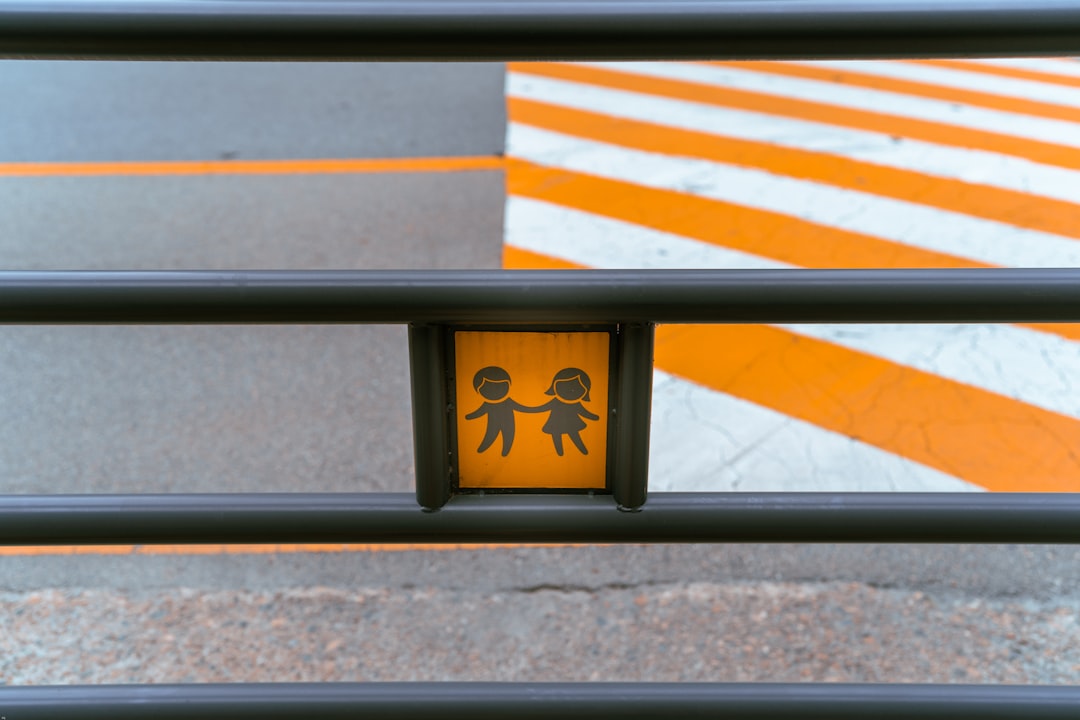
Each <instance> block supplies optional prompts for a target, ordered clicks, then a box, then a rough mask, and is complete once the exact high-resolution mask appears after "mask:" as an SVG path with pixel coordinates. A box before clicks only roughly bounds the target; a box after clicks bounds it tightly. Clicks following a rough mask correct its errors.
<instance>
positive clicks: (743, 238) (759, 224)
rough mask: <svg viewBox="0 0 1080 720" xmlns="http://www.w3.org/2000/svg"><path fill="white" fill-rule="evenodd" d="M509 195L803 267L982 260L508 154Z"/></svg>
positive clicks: (915, 265) (955, 264) (937, 264)
mask: <svg viewBox="0 0 1080 720" xmlns="http://www.w3.org/2000/svg"><path fill="white" fill-rule="evenodd" d="M507 167H508V172H507V190H508V192H509V193H510V194H512V195H520V196H522V197H529V198H533V199H534V200H543V201H545V202H550V203H556V204H559V205H562V206H564V207H569V208H574V209H576V210H582V211H584V212H589V213H593V214H595V215H603V216H605V217H609V218H614V219H616V220H622V221H624V222H631V223H635V224H637V225H642V226H644V227H648V228H653V229H655V230H661V231H663V232H669V233H676V234H678V235H682V236H683V237H688V238H693V239H694V240H700V241H702V242H706V243H709V244H711V245H718V246H721V247H726V248H731V249H734V250H740V251H743V252H747V253H753V254H754V255H760V256H763V257H768V258H772V259H774V260H777V261H779V262H783V263H787V264H789V265H796V266H799V267H806V268H845V267H846V268H875V267H911V268H931V267H986V266H985V265H982V264H979V263H976V262H974V261H971V260H966V259H964V258H958V257H954V256H951V255H945V254H943V253H935V252H931V251H929V250H923V249H920V248H914V247H909V246H907V245H901V244H899V243H893V242H889V241H888V240H882V239H881V238H878V237H874V236H872V235H864V234H861V233H854V232H848V231H846V230H839V229H836V228H831V227H828V226H826V225H819V224H816V223H811V222H807V221H806V220H800V219H799V218H796V217H792V216H789V215H782V214H780V213H775V212H770V211H768V210H758V209H755V208H748V207H744V206H742V205H735V204H733V203H727V202H723V201H721V200H714V199H711V198H703V197H699V196H696V195H691V194H689V193H682V192H677V191H675V190H663V189H660V188H651V187H645V186H643V185H635V184H633V183H628V182H624V181H621V180H612V179H609V178H602V177H598V176H595V175H586V174H584V173H578V172H573V171H571V170H564V169H562V168H551V167H545V166H542V165H535V164H532V163H529V162H525V161H523V160H517V159H510V160H508V165H507Z"/></svg>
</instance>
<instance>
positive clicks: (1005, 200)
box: [507, 98, 1080, 238]
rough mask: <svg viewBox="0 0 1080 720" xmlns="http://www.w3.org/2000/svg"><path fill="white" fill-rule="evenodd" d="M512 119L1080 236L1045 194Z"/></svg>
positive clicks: (590, 125) (734, 143)
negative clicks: (1043, 195) (1032, 193)
mask: <svg viewBox="0 0 1080 720" xmlns="http://www.w3.org/2000/svg"><path fill="white" fill-rule="evenodd" d="M507 104H508V107H509V113H510V119H511V120H512V121H513V122H516V123H522V124H525V125H533V126H535V127H540V128H544V129H547V130H554V131H556V132H560V133H563V134H566V135H573V136H575V137H582V138H588V139H590V140H595V141H597V142H605V143H610V144H615V145H621V146H623V147H630V148H634V149H636V150H644V151H646V152H653V153H662V154H664V155H675V156H681V157H689V158H701V159H705V160H712V161H713V162H718V163H724V164H728V165H741V166H748V167H755V168H762V169H764V170H767V171H769V172H771V173H774V174H776V175H785V176H787V177H794V178H799V179H802V180H812V181H814V182H819V183H823V184H826V185H832V186H835V187H841V188H845V189H848V190H857V191H859V192H868V193H873V194H875V195H882V196H884V197H891V198H895V199H897V200H903V201H906V202H913V203H919V204H921V205H929V206H931V207H937V208H941V209H942V210H948V211H950V212H957V213H963V214H965V215H973V216H975V217H981V218H985V219H987V220H993V221H995V222H1001V223H1007V224H1009V225H1016V226H1019V227H1026V228H1031V229H1033V230H1039V231H1042V232H1048V233H1056V234H1058V235H1063V236H1066V237H1073V238H1080V205H1077V204H1075V203H1069V202H1064V201H1061V200H1054V199H1051V198H1045V197H1042V196H1039V195H1031V194H1028V193H1022V192H1016V191H1014V190H1005V189H999V188H994V187H990V186H987V185H976V184H973V183H967V182H963V181H960V180H950V179H948V178H939V177H934V176H932V175H924V174H922V173H918V172H914V171H911V170H901V169H897V168H890V167H886V166H883V165H875V164H873V163H868V162H862V161H859V160H850V159H848V158H843V157H838V156H836V155H829V154H828V153H822V152H815V151H813V150H803V149H801V148H788V147H781V146H778V145H773V144H770V143H764V142H756V141H753V140H740V139H736V138H728V137H723V136H720V135H714V134H711V133H704V132H697V131H693V130H682V129H679V128H672V127H667V126H665V125H657V124H654V123H648V122H641V121H637V120H629V119H626V118H620V117H614V116H611V115H601V114H599V113H593V112H588V111H584V110H575V109H570V108H564V107H560V106H557V105H549V104H546V103H540V102H536V101H533V100H524V99H521V98H509V99H508V101H507Z"/></svg>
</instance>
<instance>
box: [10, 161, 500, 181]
mask: <svg viewBox="0 0 1080 720" xmlns="http://www.w3.org/2000/svg"><path fill="white" fill-rule="evenodd" d="M502 168H503V159H502V158H501V157H494V156H492V157H434V158H387V159H352V160H333V159H327V160H178V161H169V162H74V163H70V162H44V163H34V162H18V163H0V177H100V176H148V175H149V176H168V175H335V174H338V175H340V174H350V173H358V174H359V173H412V172H469V171H476V170H501V169H502Z"/></svg>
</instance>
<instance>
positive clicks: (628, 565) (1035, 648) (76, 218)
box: [0, 62, 1080, 683]
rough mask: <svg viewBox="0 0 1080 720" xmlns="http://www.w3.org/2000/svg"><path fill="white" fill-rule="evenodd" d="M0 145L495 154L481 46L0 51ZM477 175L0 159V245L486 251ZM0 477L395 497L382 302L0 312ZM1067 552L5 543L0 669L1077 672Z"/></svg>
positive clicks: (1076, 587) (331, 255)
mask: <svg viewBox="0 0 1080 720" xmlns="http://www.w3.org/2000/svg"><path fill="white" fill-rule="evenodd" d="M0 97H5V98H11V97H17V98H19V102H17V103H12V102H5V103H3V104H0V128H3V131H2V132H0V163H10V162H37V161H67V162H75V161H86V162H109V161H117V160H161V161H168V160H220V159H256V158H271V159H272V158H324V157H330V158H335V157H343V158H356V157H424V156H494V155H497V154H499V153H500V152H501V150H502V147H503V132H504V128H505V112H504V109H503V98H502V69H501V68H500V67H498V66H494V65H481V64H477V65H448V66H430V65H411V64H396V65H370V66H369V65H321V64H306V65H280V64H258V65H236V66H230V65H219V64H175V65H167V64H119V63H100V64H68V63H51V62H50V63H38V64H34V63H22V62H5V63H3V64H2V65H0ZM503 202H504V195H503V179H502V175H501V173H500V172H497V171H480V172H477V171H472V172H461V173H440V174H425V173H402V174H378V175H363V174H354V175H333V176H327V175H289V176H272V175H271V176H213V177H205V176H204V177H200V176H183V177H179V176H170V175H163V176H158V177H62V176H50V177H39V178H13V177H4V178H0V257H3V259H4V263H3V264H4V266H5V267H8V268H26V269H29V268H110V269H125V268H160V269H173V268H331V267H337V268H374V267H436V268H449V267H497V266H498V265H499V261H500V248H501V242H502V212H503ZM0 356H2V359H0V362H2V367H4V372H3V373H2V375H0V378H2V380H0V382H2V383H3V390H2V392H3V398H4V403H3V410H2V412H0V492H5V493H36V492H139V491H145V492H195V491H240V490H243V491H256V490H267V491H269V490H305V491H324V490H325V491H352V490H355V491H363V490H398V491H406V490H409V489H410V486H411V474H412V459H411V436H410V431H411V425H410V420H409V414H408V413H409V390H408V369H407V356H406V348H405V335H404V330H403V329H402V328H395V327H389V328H382V327H377V328H365V327H222V328H217V327H181V328H156V327H130V328H129V327H100V328H99V327H87V328H55V327H34V328H4V329H2V331H0ZM1078 560H1080V553H1077V552H1076V551H1075V550H1073V549H1070V548H1057V547H1038V548H1033V547H904V546H852V547H837V546H815V547H792V546H782V545H777V546H722V547H706V546H685V547H668V546H656V547H647V548H642V547H603V548H533V549H526V548H501V549H446V550H414V551H396V550H390V549H385V548H383V549H370V550H368V551H363V552H356V551H351V552H340V553H295V552H285V553H271V554H264V553H253V552H246V553H238V554H223V553H216V554H196V553H191V552H180V553H178V554H174V555H133V554H130V553H128V554H124V555H107V554H101V553H100V552H95V553H94V554H89V555H74V554H71V553H65V554H55V555H54V554H44V555H3V556H0V568H2V571H0V683H72V682H133V681H139V682H151V681H153V682H166V681H207V680H220V681H229V680H292V679H303V680H360V679H382V680H409V679H517V680H556V679H558V680H573V679H649V680H664V679H680V680H691V679H696V680H746V679H749V680H784V679H791V680H863V681H905V680H910V681H935V682H958V681H964V682H1002V681H1007V682H1055V683H1060V682H1071V681H1074V680H1075V678H1076V676H1077V673H1078V672H1080V650H1077V648H1080V627H1078V625H1077V620H1076V618H1077V610H1078V609H1080V562H1077V561H1078Z"/></svg>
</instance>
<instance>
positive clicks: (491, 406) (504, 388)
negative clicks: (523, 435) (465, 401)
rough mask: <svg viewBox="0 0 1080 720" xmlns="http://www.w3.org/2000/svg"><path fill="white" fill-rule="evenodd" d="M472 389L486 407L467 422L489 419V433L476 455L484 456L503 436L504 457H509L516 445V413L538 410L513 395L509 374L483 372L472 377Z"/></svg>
mask: <svg viewBox="0 0 1080 720" xmlns="http://www.w3.org/2000/svg"><path fill="white" fill-rule="evenodd" d="M473 389H474V390H476V392H478V393H480V396H481V397H482V398H484V401H485V402H484V404H483V405H481V406H480V407H478V408H476V409H475V410H473V411H472V412H471V413H469V414H468V415H466V416H465V419H466V420H477V419H479V418H481V417H483V416H484V415H487V430H486V431H485V432H484V439H483V440H481V441H480V447H479V448H477V450H476V452H478V453H482V452H484V451H485V450H487V449H488V448H489V447H491V444H492V443H494V442H495V438H497V437H499V435H502V456H503V457H506V456H507V455H509V454H510V447H511V446H512V445H513V444H514V411H515V410H519V411H521V412H538V409H536V408H530V407H526V406H525V405H522V404H521V403H519V402H517V401H516V400H514V399H512V398H510V397H509V395H510V373H508V372H506V371H505V370H503V369H502V368H501V367H496V366H494V365H491V366H488V367H486V368H481V369H480V370H478V371H477V373H476V375H474V376H473Z"/></svg>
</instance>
